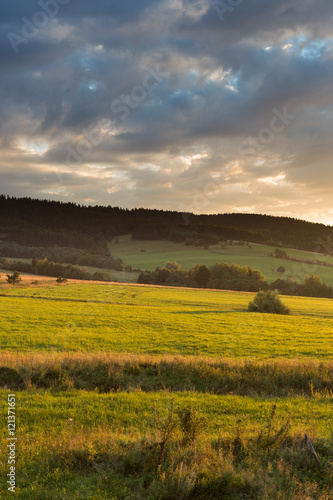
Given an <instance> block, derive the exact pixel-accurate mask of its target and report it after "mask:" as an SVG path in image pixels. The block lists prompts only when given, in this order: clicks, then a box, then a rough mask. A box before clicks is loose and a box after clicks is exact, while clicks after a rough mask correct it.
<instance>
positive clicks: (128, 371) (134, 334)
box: [0, 283, 333, 500]
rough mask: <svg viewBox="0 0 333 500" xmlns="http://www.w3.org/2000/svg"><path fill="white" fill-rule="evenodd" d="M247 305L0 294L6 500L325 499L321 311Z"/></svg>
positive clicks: (80, 288)
mask: <svg viewBox="0 0 333 500" xmlns="http://www.w3.org/2000/svg"><path fill="white" fill-rule="evenodd" d="M252 298H253V295H252V294H246V293H238V292H222V291H206V290H202V291H197V290H193V289H192V290H182V289H170V288H165V289H164V288H151V287H140V286H130V285H128V286H124V285H104V284H103V285H97V284H85V285H83V284H80V285H79V284H66V285H54V284H47V283H46V284H45V285H44V286H39V285H30V286H29V285H27V284H25V285H22V286H18V287H9V286H2V287H1V289H0V316H1V326H2V328H1V331H0V346H1V348H0V414H1V415H2V420H3V422H6V415H7V395H8V394H9V393H15V394H16V409H15V411H16V425H17V427H16V437H17V442H16V449H17V462H16V467H17V471H16V481H17V488H16V493H15V495H16V497H17V498H19V499H22V500H30V499H32V498H33V499H37V500H39V499H40V500H44V499H51V500H52V499H54V500H58V499H63V500H67V499H76V498H79V499H92V500H94V499H96V500H102V499H105V500H106V499H112V500H116V499H117V500H118V499H124V500H127V499H129V500H141V499H143V498H144V499H148V500H182V499H183V500H191V499H197V500H203V499H212V500H214V499H216V500H218V499H227V500H247V499H253V500H260V499H267V500H268V499H269V500H273V499H278V500H285V499H287V500H294V499H296V500H312V499H316V500H328V499H330V498H333V487H332V484H333V473H332V471H333V437H332V436H333V432H332V430H333V425H332V402H333V392H332V391H333V362H332V360H331V356H332V354H333V345H332V344H333V343H332V337H333V329H332V319H333V308H332V301H331V300H329V299H309V298H303V297H300V298H297V297H284V298H283V301H284V302H285V303H286V304H287V305H288V306H289V307H290V308H291V310H292V312H293V315H292V316H288V317H284V316H271V315H265V314H256V313H249V312H247V305H248V302H249V301H250V300H251V299H252ZM149 353H150V354H149ZM172 353H174V354H172ZM195 354H198V356H195ZM272 358H275V359H272ZM294 358H298V359H294ZM5 425H6V424H5ZM3 429H4V432H2V433H1V435H0V450H1V451H0V469H1V470H2V471H5V474H2V475H1V479H0V498H1V500H2V499H7V498H12V495H13V494H12V493H10V492H8V491H7V485H6V474H7V472H8V470H7V469H8V463H7V460H8V450H7V442H8V441H7V436H8V434H7V432H6V429H5V427H4V428H3ZM305 433H306V434H308V435H309V436H310V438H311V441H312V443H313V445H314V446H315V449H316V452H317V454H318V459H319V467H318V466H317V465H316V462H315V461H314V459H313V456H312V455H311V454H310V453H309V451H308V449H307V448H306V447H305V445H304V443H303V440H304V434H305Z"/></svg>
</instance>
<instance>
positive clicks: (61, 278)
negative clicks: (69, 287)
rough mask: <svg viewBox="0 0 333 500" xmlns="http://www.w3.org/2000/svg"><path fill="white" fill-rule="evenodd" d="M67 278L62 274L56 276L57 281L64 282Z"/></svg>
mask: <svg viewBox="0 0 333 500" xmlns="http://www.w3.org/2000/svg"><path fill="white" fill-rule="evenodd" d="M66 281H67V279H66V278H63V277H62V276H58V278H57V283H66Z"/></svg>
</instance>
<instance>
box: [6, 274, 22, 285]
mask: <svg viewBox="0 0 333 500" xmlns="http://www.w3.org/2000/svg"><path fill="white" fill-rule="evenodd" d="M6 281H7V283H9V284H10V285H16V284H18V283H20V282H21V281H22V280H21V276H20V273H19V272H18V271H14V272H13V274H7V279H6Z"/></svg>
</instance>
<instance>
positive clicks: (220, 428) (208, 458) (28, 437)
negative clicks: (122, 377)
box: [0, 390, 332, 500]
mask: <svg viewBox="0 0 333 500" xmlns="http://www.w3.org/2000/svg"><path fill="white" fill-rule="evenodd" d="M6 396H7V393H6V391H1V405H0V411H1V413H2V414H3V413H4V412H5V411H6V407H5V404H4V402H5V400H6ZM172 401H173V404H174V407H175V408H177V407H178V408H188V407H189V406H190V407H195V408H196V409H199V408H200V417H201V418H203V419H205V420H204V421H205V430H204V431H203V429H201V432H200V429H198V441H197V442H187V441H186V439H185V440H184V432H182V431H181V430H180V431H179V430H178V432H176V431H175V432H174V433H173V435H172V436H170V438H169V440H168V442H167V446H166V447H165V451H164V456H163V461H162V462H161V465H160V467H159V470H158V472H156V471H155V469H156V453H155V451H156V450H157V451H158V447H159V445H158V443H159V442H160V439H161V435H162V434H163V422H165V421H167V409H168V407H169V406H170V403H171V396H170V394H168V393H163V392H162V393H161V392H160V393H157V394H151V393H150V394H140V393H139V394H138V393H120V394H96V393H84V392H81V391H67V392H52V393H50V392H49V391H45V390H44V391H33V392H25V393H20V394H18V395H17V408H18V409H17V411H18V413H19V415H20V418H19V423H18V430H17V436H18V442H17V446H18V447H19V450H20V455H19V461H18V466H17V468H18V471H19V472H18V476H17V483H18V487H17V491H16V497H17V498H20V499H31V498H34V499H42V498H43V499H46V498H47V499H57V500H58V499H72V498H73V499H74V498H81V499H88V498H89V499H110V498H111V499H120V498H121V499H124V500H127V499H137V500H139V499H142V498H148V499H157V498H164V499H167V498H170V499H173V498H174V499H177V498H179V499H182V498H230V499H232V498H238V499H246V498H253V499H254V498H255V499H260V498H268V497H269V495H272V494H273V495H274V496H271V498H281V499H282V498H283V499H288V498H290V499H291V498H293V499H294V498H299V499H305V498H322V499H324V498H331V497H329V496H326V497H325V496H324V495H323V496H320V497H319V496H306V494H307V493H309V492H311V491H312V492H313V493H316V491H315V486H314V481H315V480H316V479H317V480H320V474H319V473H318V472H316V471H315V470H313V468H312V470H311V461H310V460H309V458H308V457H307V456H306V455H304V453H303V457H302V453H301V450H300V449H299V450H297V445H298V446H299V445H300V443H301V440H302V435H303V434H304V432H308V433H310V434H311V435H312V436H315V437H316V436H318V435H320V436H321V439H322V440H323V439H326V440H327V441H326V442H325V441H322V444H321V448H320V449H321V461H322V463H323V465H324V464H325V465H328V464H329V463H330V462H329V453H330V452H331V449H332V448H331V447H332V442H331V441H330V431H331V428H330V418H331V401H329V400H326V399H322V400H312V401H310V400H308V399H304V398H295V399H284V400H279V401H278V403H277V404H278V408H277V415H276V421H275V422H274V427H275V428H276V429H280V428H281V427H282V426H283V425H284V423H285V422H286V421H287V419H288V418H289V417H290V416H292V420H293V423H292V426H291V427H290V430H289V431H288V433H290V436H293V438H291V437H290V438H289V450H283V451H284V455H283V458H280V461H279V465H278V467H273V466H271V467H270V471H269V472H267V471H265V467H264V466H263V463H264V461H265V457H266V454H267V453H266V450H265V448H262V447H261V446H260V445H258V443H256V439H257V437H258V435H259V434H260V430H262V429H263V428H264V427H265V426H266V425H267V423H268V422H269V421H270V413H271V411H272V400H271V399H269V398H268V399H267V398H244V397H240V396H224V397H219V396H213V395H207V394H205V395H204V394H191V393H173V395H172ZM154 407H155V411H154ZM156 410H158V411H159V412H160V413H159V417H158V418H159V421H157V422H156V413H157V412H156ZM154 416H155V419H154ZM175 416H176V415H175ZM314 417H315V418H314ZM175 421H176V419H175ZM237 421H238V422H239V421H242V424H237V423H236V422H237ZM275 428H273V429H272V432H273V431H274V430H275ZM239 434H240V435H241V436H244V437H242V441H243V446H244V449H243V456H242V458H239V460H238V462H237V460H235V453H234V451H233V441H234V439H235V437H236V436H237V435H239ZM245 436H246V437H245ZM185 438H186V435H185ZM1 441H2V443H1V444H2V445H3V446H4V447H3V448H2V449H5V448H6V442H5V440H4V439H1ZM326 443H330V444H326ZM318 446H319V444H318ZM330 446H331V447H330ZM3 455H4V453H1V468H2V470H4V469H5V468H6V467H5V457H4V456H3ZM296 456H297V458H299V459H302V462H301V464H300V466H299V467H295V465H294V470H293V476H292V477H288V474H289V475H290V470H291V466H292V464H293V462H294V463H295V459H296ZM273 458H275V459H276V450H272V456H271V459H272V462H273ZM251 465H252V467H253V466H254V465H255V466H256V467H257V470H256V472H255V473H253V472H252V473H251ZM306 476H308V477H309V478H310V479H311V480H312V482H313V486H311V484H310V483H309V482H308V483H307V484H306V481H305V484H302V479H304V478H305V477H306ZM0 484H1V486H2V491H3V493H4V492H5V490H6V484H5V480H4V478H3V477H2V479H1V483H0ZM288 489H289V493H288ZM325 489H326V487H324V488H320V490H324V491H325ZM195 490H196V491H197V494H195ZM279 491H280V496H277V495H278V494H279ZM317 492H318V491H317ZM222 494H223V496H221V495H222ZM1 498H10V496H9V495H8V496H7V495H5V496H1Z"/></svg>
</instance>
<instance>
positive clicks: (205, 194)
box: [0, 0, 333, 224]
mask: <svg viewBox="0 0 333 500" xmlns="http://www.w3.org/2000/svg"><path fill="white" fill-rule="evenodd" d="M0 13H1V17H0V60H1V67H2V78H1V80H0V112H1V118H2V120H1V121H0V146H1V159H0V175H1V190H0V191H1V192H2V193H5V194H10V195H17V196H32V197H39V198H45V197H46V198H50V199H60V200H68V201H74V202H78V203H89V204H108V205H117V206H121V207H130V208H131V207H137V206H140V207H141V206H142V207H150V208H163V209H171V210H182V211H194V212H196V213H216V212H235V211H239V212H260V213H270V214H275V215H288V216H293V217H298V218H304V219H308V220H314V221H320V222H325V223H328V224H333V206H332V203H331V198H332V195H331V188H330V186H331V183H332V181H333V173H332V168H331V160H330V153H331V143H332V139H331V136H332V131H333V127H332V125H333V90H332V83H333V33H332V31H333V30H332V21H333V3H332V2H331V1H329V0H316V1H315V0H307V1H304V0H272V1H270V2H267V0H252V1H251V2H246V1H245V0H239V1H235V0H232V1H231V0H200V1H199V0H198V1H196V0H183V1H181V0H165V1H163V0H154V1H153V0H141V1H140V2H138V1H134V0H123V1H122V2H119V1H112V0H111V1H110V0H109V1H107V0H94V2H91V1H88V0H80V2H79V1H78V0H39V1H36V2H35V1H31V2H26V0H16V1H15V2H7V3H6V2H5V3H4V5H1V7H0Z"/></svg>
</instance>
